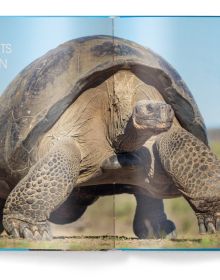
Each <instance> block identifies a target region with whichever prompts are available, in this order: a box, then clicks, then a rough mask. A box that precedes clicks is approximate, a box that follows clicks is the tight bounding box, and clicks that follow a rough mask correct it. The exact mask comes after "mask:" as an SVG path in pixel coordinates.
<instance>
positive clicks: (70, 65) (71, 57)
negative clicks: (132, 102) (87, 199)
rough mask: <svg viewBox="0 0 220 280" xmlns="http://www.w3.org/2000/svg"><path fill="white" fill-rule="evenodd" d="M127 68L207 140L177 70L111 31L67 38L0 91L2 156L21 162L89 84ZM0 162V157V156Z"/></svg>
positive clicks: (193, 104) (180, 118)
mask: <svg viewBox="0 0 220 280" xmlns="http://www.w3.org/2000/svg"><path fill="white" fill-rule="evenodd" d="M122 69H124V70H126V69H127V70H130V71H132V72H133V73H134V74H135V75H136V76H137V77H139V78H140V79H141V80H142V81H144V82H145V83H147V84H150V85H152V86H154V87H155V88H156V89H157V90H158V91H159V92H160V93H161V95H162V96H163V98H164V99H165V101H166V102H167V103H169V104H170V105H172V107H173V110H174V112H175V115H176V117H177V119H178V120H179V122H180V124H181V125H182V126H183V127H184V128H185V129H186V130H188V131H189V132H191V133H192V134H194V135H195V136H196V137H198V138H199V139H200V140H202V141H203V142H204V143H206V144H207V135H206V129H205V125H204V121H203V119H202V116H201V114H200V112H199V109H198V107H197V105H196V102H195V100H194V99H193V97H192V95H191V93H190V91H189V89H188V88H187V86H186V85H185V83H184V82H183V80H182V79H181V77H180V75H179V74H178V73H177V72H176V71H175V70H174V69H173V68H172V67H171V65H170V64H168V63H167V62H166V61H165V60H164V59H163V58H161V57H160V56H159V55H157V54H155V53H154V52H152V51H151V50H150V49H148V48H145V47H142V46H140V45H138V44H136V43H134V42H131V41H128V40H124V39H121V38H116V37H112V36H91V37H83V38H79V39H75V40H71V41H68V42H66V43H64V44H62V45H60V46H58V47H57V48H55V49H53V50H51V51H49V52H48V53H46V54H45V55H43V56H42V57H40V58H39V59H37V60H35V61H34V62H32V63H31V64H30V65H29V66H27V67H26V68H25V69H24V70H23V71H21V72H20V73H19V74H18V75H17V77H16V78H15V79H14V80H13V81H12V82H11V83H10V84H9V86H8V87H7V89H6V90H5V92H4V93H3V95H2V96H1V97H0V104H1V105H0V106H1V108H0V110H1V113H0V133H1V145H2V147H3V146H4V153H7V155H5V154H4V159H6V161H8V160H9V159H11V158H12V157H13V160H14V161H19V162H21V161H22V162H23V163H25V162H27V161H28V154H29V153H30V152H31V150H32V149H33V147H34V145H35V144H36V142H37V140H38V139H39V137H40V136H41V135H42V134H43V133H45V132H46V131H47V130H49V129H50V128H51V127H52V125H53V124H54V123H55V122H56V120H57V119H58V118H59V117H60V116H61V114H62V113H63V112H64V111H65V110H66V108H67V107H68V106H69V105H70V104H71V103H72V102H74V101H75V100H76V99H77V97H78V96H79V95H80V94H82V93H83V91H85V90H86V89H88V88H90V87H95V86H97V85H99V84H100V83H102V82H103V81H104V80H105V79H107V78H108V77H110V76H111V75H113V74H114V73H116V72H117V71H119V70H122ZM0 162H1V158H0Z"/></svg>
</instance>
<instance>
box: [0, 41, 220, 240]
mask: <svg viewBox="0 0 220 280" xmlns="http://www.w3.org/2000/svg"><path fill="white" fill-rule="evenodd" d="M0 108H1V111H0V135H1V139H0V141H1V142H0V197H1V200H0V205H1V209H0V211H1V215H0V216H1V220H2V224H3V227H4V229H5V230H6V232H7V233H8V234H9V235H11V236H13V237H21V238H28V239H35V240H41V239H50V238H52V235H51V232H50V227H49V223H48V221H49V220H50V221H52V222H55V223H58V224H63V223H70V222H73V221H75V220H77V219H78V218H79V217H80V216H81V215H82V214H83V213H84V212H85V210H86V208H87V206H88V205H90V204H92V203H93V202H94V201H96V200H97V199H98V197H100V196H104V195H114V194H122V193H130V194H133V195H134V196H135V198H136V201H137V207H136V213H135V217H134V223H133V228H134V233H135V234H136V235H137V236H138V237H139V238H148V237H156V238H160V237H163V236H166V235H168V236H174V234H175V225H174V223H173V222H172V221H170V220H168V219H167V216H166V214H165V212H164V207H163V200H162V199H163V198H173V197H177V196H181V195H182V196H184V198H185V199H186V200H187V201H188V202H189V204H190V205H191V207H192V208H193V210H194V211H195V213H196V215H197V218H198V224H199V230H200V232H201V233H205V232H209V233H212V232H215V231H216V230H219V228H220V222H219V221H220V218H219V215H220V203H219V199H220V162H219V160H218V159H217V158H216V156H215V155H214V154H213V153H212V152H211V150H210V149H209V147H208V141H207V134H206V128H205V125H204V122H203V119H202V116H201V114H200V112H199V110H198V107H197V105H196V103H195V101H194V99H193V97H192V95H191V93H190V91H189V89H188V88H187V86H186V85H185V83H184V82H183V80H182V79H181V77H180V76H179V74H178V73H177V72H176V71H175V70H174V69H173V68H172V67H171V66H170V65H169V64H168V63H167V62H166V61H165V60H164V59H162V58H161V57H160V56H158V55H157V54H155V53H154V52H152V51H151V50H149V49H147V48H144V47H142V46H140V45H138V44H136V43H134V42H131V41H128V40H124V39H121V38H116V37H112V36H91V37H83V38H79V39H75V40H72V41H69V42H66V43H64V44H62V45H60V46H58V47H57V48H55V49H53V50H51V51H49V52H48V53H46V54H45V55H44V56H42V57H41V58H39V59H37V60H35V61H34V62H33V63H31V64H30V65H29V66H27V67H26V68H25V69H24V70H23V71H21V72H20V73H19V74H18V76H17V77H16V78H15V79H14V80H13V81H12V82H11V83H10V85H9V86H8V87H7V89H6V90H5V92H4V93H3V95H2V96H1V97H0Z"/></svg>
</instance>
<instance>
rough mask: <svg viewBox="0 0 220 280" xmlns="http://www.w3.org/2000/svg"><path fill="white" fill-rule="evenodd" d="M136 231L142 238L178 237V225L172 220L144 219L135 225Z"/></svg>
mask: <svg viewBox="0 0 220 280" xmlns="http://www.w3.org/2000/svg"><path fill="white" fill-rule="evenodd" d="M134 232H135V234H136V236H137V237H138V238H140V239H161V238H167V239H174V238H176V227H175V224H174V223H173V222H172V221H170V220H164V221H162V222H152V221H149V220H144V221H142V223H139V224H138V225H134Z"/></svg>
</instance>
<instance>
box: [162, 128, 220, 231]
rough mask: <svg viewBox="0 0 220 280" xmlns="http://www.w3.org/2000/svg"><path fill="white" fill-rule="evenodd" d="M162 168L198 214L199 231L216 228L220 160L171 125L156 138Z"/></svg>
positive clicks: (219, 209)
mask: <svg viewBox="0 0 220 280" xmlns="http://www.w3.org/2000/svg"><path fill="white" fill-rule="evenodd" d="M157 148H158V152H159V156H160V159H161V162H162V165H163V167H164V169H165V170H166V171H167V173H168V174H170V176H171V177H172V178H173V180H174V182H175V183H176V185H177V187H178V189H179V190H180V191H181V192H182V194H183V196H184V197H185V199H186V200H187V201H188V202H189V204H190V205H191V207H192V208H193V210H194V211H195V214H196V216H197V218H198V224H199V231H200V233H206V232H208V233H214V232H216V230H217V231H219V230H220V161H219V159H218V158H217V157H216V156H215V155H214V154H213V153H212V151H211V150H210V149H209V147H207V146H206V145H205V144H203V143H202V142H201V141H200V140H198V139H197V138H196V137H194V136H193V135H192V134H190V133H189V132H187V131H185V130H184V129H182V128H173V129H171V130H170V131H169V132H167V133H165V134H164V135H163V136H162V137H161V138H160V139H159V140H158V142H157Z"/></svg>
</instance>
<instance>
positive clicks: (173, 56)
mask: <svg viewBox="0 0 220 280" xmlns="http://www.w3.org/2000/svg"><path fill="white" fill-rule="evenodd" d="M112 32H113V30H112V20H111V19H110V18H107V17H99V18H95V17H92V18H80V17H79V18H74V17H48V18H43V17H36V18H33V17H26V18H24V17H14V18H13V17H12V18H10V17H2V18H0V46H1V44H5V43H10V44H12V53H11V54H8V55H5V54H3V53H1V52H0V59H7V61H8V68H7V70H5V69H4V68H3V67H1V68H0V93H1V92H3V90H4V89H5V87H6V86H7V85H8V84H9V82H10V81H11V80H12V79H13V78H14V77H15V76H16V74H17V73H18V72H19V71H20V70H21V69H23V68H24V67H25V66H26V65H27V64H29V63H30V62H32V61H33V60H34V59H36V58H37V57H39V56H41V55H43V54H44V53H45V52H47V51H48V50H49V49H51V48H54V47H56V46H57V45H59V44H60V43H63V42H65V41H67V40H70V39H74V38H77V37H82V36H88V35H95V34H107V35H111V34H112ZM114 35H115V36H118V37H123V38H126V39H130V40H133V41H136V42H137V43H140V44H142V45H144V46H147V47H150V48H151V49H152V50H154V51H155V52H157V53H158V54H160V55H161V56H163V57H164V58H165V59H166V60H167V61H168V62H170V63H171V64H172V65H173V66H174V68H176V70H177V71H178V72H179V73H180V75H181V76H182V77H183V79H184V80H185V82H186V83H187V85H188V86H189V88H190V90H191V91H192V93H193V95H194V97H195V99H196V101H197V103H198V105H199V108H200V110H201V112H202V114H203V116H204V119H205V123H206V125H207V127H220V110H219V107H220V106H219V103H220V53H219V52H220V17H212V18H211V17H196V18H194V17H138V18H135V17H123V18H116V19H115V20H114Z"/></svg>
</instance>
